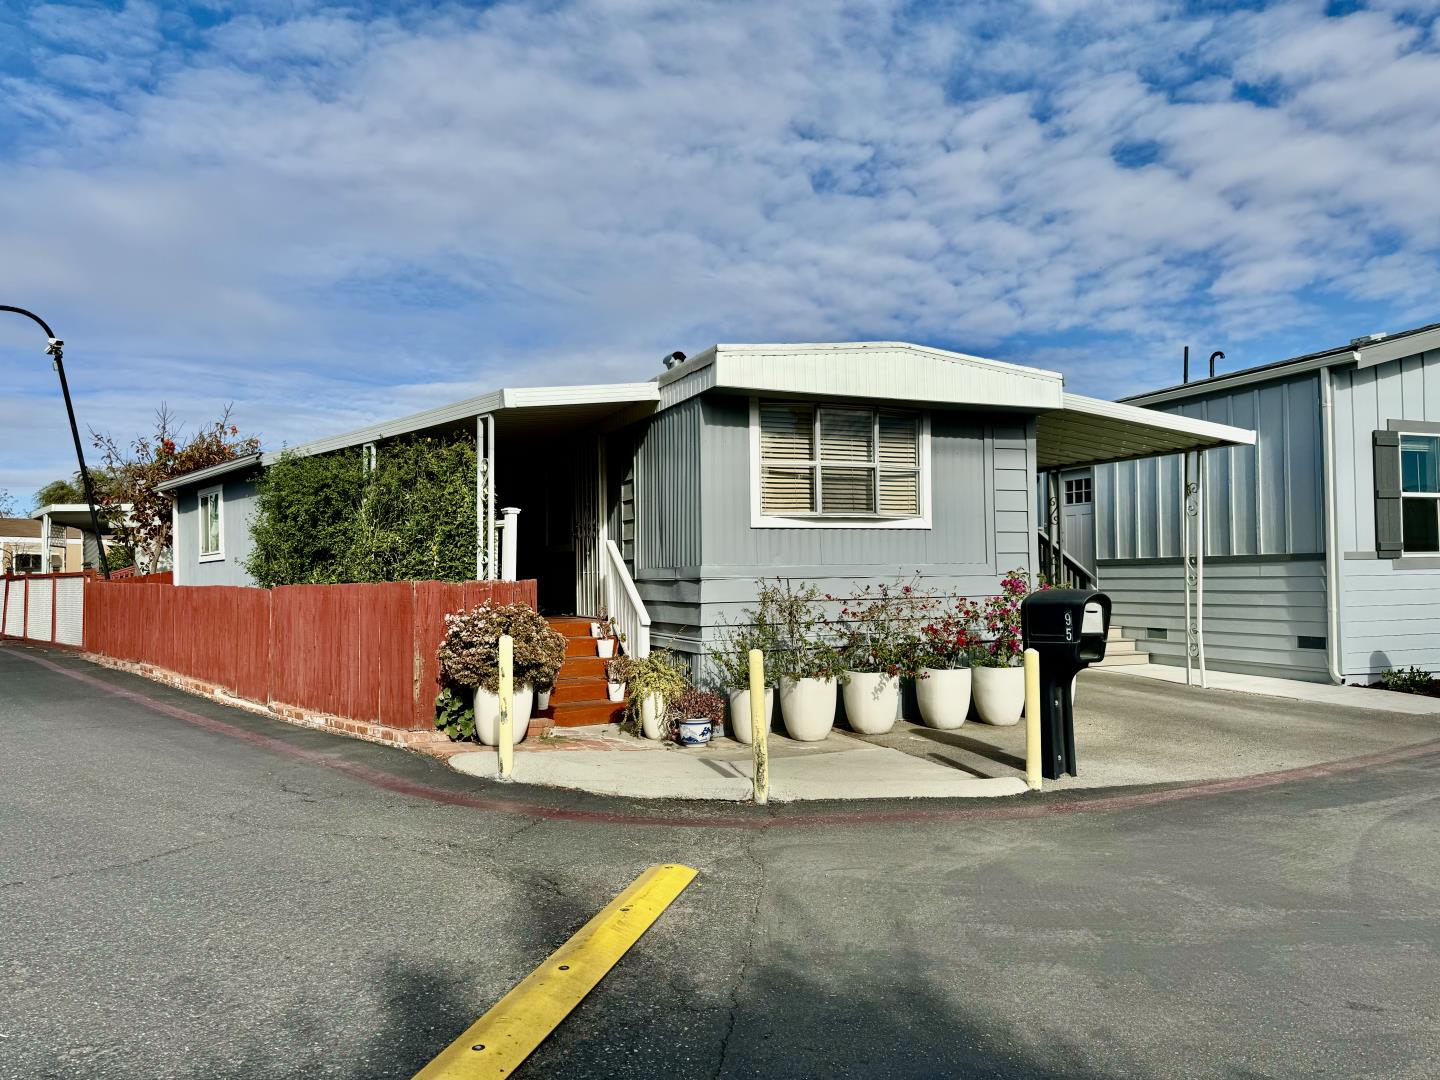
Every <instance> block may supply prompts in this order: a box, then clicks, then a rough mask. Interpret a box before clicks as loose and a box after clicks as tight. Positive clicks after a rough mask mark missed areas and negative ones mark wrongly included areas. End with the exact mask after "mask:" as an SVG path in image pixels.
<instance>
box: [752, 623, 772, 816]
mask: <svg viewBox="0 0 1440 1080" xmlns="http://www.w3.org/2000/svg"><path fill="white" fill-rule="evenodd" d="M750 750H751V758H752V761H753V764H754V767H755V805H756V806H764V805H765V804H766V803H768V802H769V801H770V717H768V716H766V715H765V654H764V653H762V652H761V651H760V650H759V649H751V650H750Z"/></svg>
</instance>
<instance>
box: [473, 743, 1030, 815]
mask: <svg viewBox="0 0 1440 1080" xmlns="http://www.w3.org/2000/svg"><path fill="white" fill-rule="evenodd" d="M576 730H577V731H578V732H581V733H582V734H579V736H578V737H579V738H581V739H583V740H585V741H586V742H587V743H594V742H596V741H602V740H603V741H604V742H611V741H612V739H613V741H614V742H616V743H620V741H621V740H624V744H628V745H624V744H622V745H617V746H616V747H615V748H613V749H612V748H606V749H591V748H586V749H570V748H569V747H568V746H565V745H564V740H565V738H566V732H565V731H564V730H562V731H561V732H560V733H559V734H558V735H557V736H556V737H555V738H554V739H548V740H544V741H543V742H542V743H541V746H544V743H559V744H560V745H557V746H554V747H550V746H544V748H543V749H541V747H538V746H537V747H535V752H532V753H517V754H516V755H515V780H516V781H517V782H519V783H526V784H543V785H545V786H547V787H560V788H571V789H576V790H580V791H589V792H593V793H595V794H598V795H624V796H628V797H630V798H636V799H719V800H727V801H733V802H743V801H746V800H748V799H750V797H751V795H752V792H753V785H752V782H751V753H752V751H751V749H750V747H748V746H743V745H741V744H740V743H737V742H734V741H732V740H730V739H717V740H715V741H714V742H712V743H711V744H710V745H709V746H707V747H703V748H693V749H686V748H684V747H680V746H676V745H675V744H673V743H651V742H645V741H643V740H639V739H633V738H630V737H628V736H623V735H614V736H612V735H611V734H610V733H609V732H607V733H605V734H604V735H603V736H599V737H597V733H595V732H592V731H589V730H588V729H576ZM612 730H613V729H612ZM527 742H528V740H527ZM524 745H526V744H522V746H524ZM551 749H554V750H555V751H557V752H553V753H552V752H547V751H549V750H551ZM770 760H771V768H770V775H771V781H770V797H771V799H773V800H774V801H776V802H796V801H800V800H810V799H907V798H908V799H923V798H935V799H938V798H945V799H965V798H980V797H985V796H994V795H1018V794H1020V793H1021V792H1023V791H1024V790H1025V782H1024V780H1023V779H1021V778H1020V777H1019V776H1016V775H1015V774H1014V773H1013V770H1009V769H1000V770H997V772H1003V773H1008V774H1009V775H1003V776H995V777H980V776H976V775H974V774H973V773H971V772H967V771H962V770H959V769H956V768H953V767H951V766H950V765H947V764H941V763H938V762H934V761H927V760H925V759H923V758H921V757H916V756H914V755H911V754H906V753H903V752H901V751H899V750H895V749H891V748H889V747H885V746H876V745H871V744H868V743H865V742H861V741H860V740H858V739H856V738H854V737H852V736H850V735H849V734H846V733H842V732H833V733H831V735H830V737H829V738H827V739H826V740H825V741H824V742H819V743H801V742H795V741H794V740H793V739H787V738H784V737H783V736H778V735H777V736H772V738H771V739H770ZM450 765H451V767H452V768H455V769H458V770H459V771H460V772H463V773H469V774H470V775H472V776H479V777H485V778H487V779H488V778H493V777H494V776H495V775H496V771H497V761H496V754H495V751H494V750H491V749H485V750H478V751H472V752H468V753H462V754H456V755H454V756H453V757H451V758H450Z"/></svg>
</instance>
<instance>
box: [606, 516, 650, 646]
mask: <svg viewBox="0 0 1440 1080" xmlns="http://www.w3.org/2000/svg"><path fill="white" fill-rule="evenodd" d="M603 579H604V592H605V610H606V612H607V613H608V614H609V615H610V616H611V617H612V618H613V619H614V620H615V627H616V629H618V630H619V631H620V633H622V634H624V635H625V639H624V642H625V643H624V645H623V646H621V648H622V650H623V651H624V652H625V653H627V654H629V655H630V656H633V657H635V658H636V659H637V660H638V659H641V658H643V657H646V656H649V655H650V612H648V611H646V610H645V601H643V600H641V599H640V592H639V590H638V589H636V588H635V581H634V579H633V578H631V577H630V570H629V568H628V567H627V566H626V565H625V559H624V557H623V556H622V555H621V554H620V549H619V547H617V546H616V544H615V541H614V540H610V539H607V540H606V541H605V558H604V573H603Z"/></svg>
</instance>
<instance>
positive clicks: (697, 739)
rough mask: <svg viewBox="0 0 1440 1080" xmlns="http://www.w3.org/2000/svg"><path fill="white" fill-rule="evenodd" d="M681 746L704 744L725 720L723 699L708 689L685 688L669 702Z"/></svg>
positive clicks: (672, 720)
mask: <svg viewBox="0 0 1440 1080" xmlns="http://www.w3.org/2000/svg"><path fill="white" fill-rule="evenodd" d="M669 715H670V719H671V722H672V723H674V725H675V727H676V730H677V731H678V734H679V740H680V745H681V746H704V745H705V744H706V743H708V742H709V741H710V736H711V735H712V734H714V732H715V729H716V728H717V727H718V726H719V725H720V724H721V723H723V722H724V720H725V699H724V698H722V697H721V696H720V695H719V694H712V693H711V692H710V691H708V690H694V689H691V690H686V691H685V692H684V693H683V694H681V695H680V696H679V697H677V698H676V699H675V700H674V701H672V702H671V703H670V709H669Z"/></svg>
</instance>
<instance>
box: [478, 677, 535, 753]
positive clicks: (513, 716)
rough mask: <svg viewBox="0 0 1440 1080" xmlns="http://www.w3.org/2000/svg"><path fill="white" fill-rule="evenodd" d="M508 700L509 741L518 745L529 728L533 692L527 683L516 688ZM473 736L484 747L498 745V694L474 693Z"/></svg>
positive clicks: (533, 699) (484, 691)
mask: <svg viewBox="0 0 1440 1080" xmlns="http://www.w3.org/2000/svg"><path fill="white" fill-rule="evenodd" d="M510 700H511V702H512V704H511V706H510V721H511V723H510V729H511V731H510V741H511V743H519V742H520V740H521V739H523V738H525V732H526V731H527V730H529V727H530V706H531V705H532V704H534V702H535V692H534V691H533V690H532V689H531V688H530V685H529V684H528V683H527V684H525V685H524V686H517V687H516V688H515V693H514V695H513V696H512V697H511V699H510ZM475 736H476V738H478V739H479V740H480V741H481V742H482V743H484V744H485V745H486V746H499V745H500V695H499V694H492V693H491V692H490V691H489V690H476V691H475Z"/></svg>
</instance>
